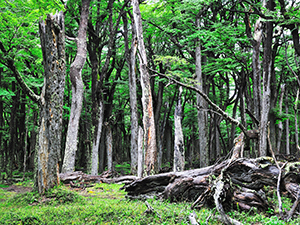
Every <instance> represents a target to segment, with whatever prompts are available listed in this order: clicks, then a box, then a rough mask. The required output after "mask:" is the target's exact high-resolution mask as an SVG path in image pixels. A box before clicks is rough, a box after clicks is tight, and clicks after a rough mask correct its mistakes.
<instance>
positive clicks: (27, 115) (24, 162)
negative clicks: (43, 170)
mask: <svg viewBox="0 0 300 225" xmlns="http://www.w3.org/2000/svg"><path fill="white" fill-rule="evenodd" d="M29 115H30V105H29V106H28V112H27V114H26V122H25V126H26V128H25V146H24V160H23V178H22V180H24V179H25V172H26V161H27V146H28V121H29ZM0 147H1V146H0ZM0 179H1V178H0Z"/></svg>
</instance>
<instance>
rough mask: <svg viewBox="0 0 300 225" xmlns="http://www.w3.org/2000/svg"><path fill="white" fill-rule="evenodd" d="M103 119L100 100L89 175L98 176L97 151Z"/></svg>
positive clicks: (102, 107)
mask: <svg viewBox="0 0 300 225" xmlns="http://www.w3.org/2000/svg"><path fill="white" fill-rule="evenodd" d="M103 117H104V105H103V102H102V100H100V101H99V118H98V126H97V131H94V132H96V134H95V135H94V139H93V150H92V161H91V175H97V174H98V157H99V155H98V151H99V143H100V137H101V132H102V125H103Z"/></svg>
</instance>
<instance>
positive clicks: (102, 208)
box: [0, 182, 300, 225]
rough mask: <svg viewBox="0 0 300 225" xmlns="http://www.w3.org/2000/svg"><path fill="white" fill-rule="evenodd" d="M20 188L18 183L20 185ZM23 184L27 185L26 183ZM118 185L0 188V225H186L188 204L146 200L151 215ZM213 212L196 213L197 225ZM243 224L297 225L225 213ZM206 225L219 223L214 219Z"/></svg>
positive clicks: (260, 217) (235, 212) (265, 218)
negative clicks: (36, 189) (21, 190)
mask: <svg viewBox="0 0 300 225" xmlns="http://www.w3.org/2000/svg"><path fill="white" fill-rule="evenodd" d="M20 185H21V184H20ZM24 185H28V182H27V183H25V184H24ZM120 187H122V185H118V184H104V183H101V184H95V185H94V187H92V188H87V189H86V190H84V191H75V190H70V189H68V188H67V187H64V186H59V187H56V188H54V189H52V190H51V191H49V192H47V193H46V194H45V195H44V196H40V195H38V193H36V192H27V193H24V194H14V193H13V192H7V191H4V190H2V189H0V210H1V213H0V224H47V225H48V224H49V225H50V224H55V225H56V224H130V225H133V224H145V225H148V224H168V225H169V224H190V223H189V219H188V216H189V214H190V213H191V212H192V210H191V209H190V205H191V203H185V202H183V203H169V202H168V201H160V200H156V199H149V200H147V201H148V203H149V204H150V205H151V206H152V207H153V208H154V210H155V212H154V213H147V206H146V204H145V202H143V201H139V200H128V199H126V197H125V195H126V193H125V192H124V191H120V190H119V189H120ZM214 211H215V210H212V209H207V208H202V209H201V210H196V211H195V212H196V214H197V216H198V219H197V220H198V222H199V224H205V222H206V220H207V219H208V218H209V216H210V215H212V214H213V212H214ZM228 214H229V215H230V216H231V217H232V218H234V219H237V220H239V221H240V222H242V223H243V224H255V225H258V224H263V225H267V224H299V223H300V219H296V220H294V221H292V222H289V223H286V222H284V221H281V220H279V219H278V218H277V217H276V216H271V217H270V218H269V215H267V214H265V215H264V214H259V213H255V212H254V213H253V212H252V213H251V212H238V211H232V212H230V213H228ZM208 224H212V225H213V224H222V223H221V221H219V220H217V219H216V218H215V217H214V216H211V219H210V220H209V221H208Z"/></svg>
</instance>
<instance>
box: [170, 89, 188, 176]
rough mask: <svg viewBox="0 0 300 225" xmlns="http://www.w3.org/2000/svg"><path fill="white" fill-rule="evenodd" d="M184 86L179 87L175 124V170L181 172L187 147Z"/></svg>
mask: <svg viewBox="0 0 300 225" xmlns="http://www.w3.org/2000/svg"><path fill="white" fill-rule="evenodd" d="M181 94H182V87H179V95H178V102H177V105H176V106H175V112H174V125H175V141H174V164H173V171H174V172H180V171H183V170H184V164H185V152H184V151H185V149H184V139H183V132H182V126H181V118H182V105H181Z"/></svg>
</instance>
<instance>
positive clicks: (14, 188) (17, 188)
mask: <svg viewBox="0 0 300 225" xmlns="http://www.w3.org/2000/svg"><path fill="white" fill-rule="evenodd" d="M1 189H3V190H5V191H10V192H16V193H25V192H30V191H32V189H33V188H32V187H24V186H20V185H11V186H9V187H6V188H1Z"/></svg>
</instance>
